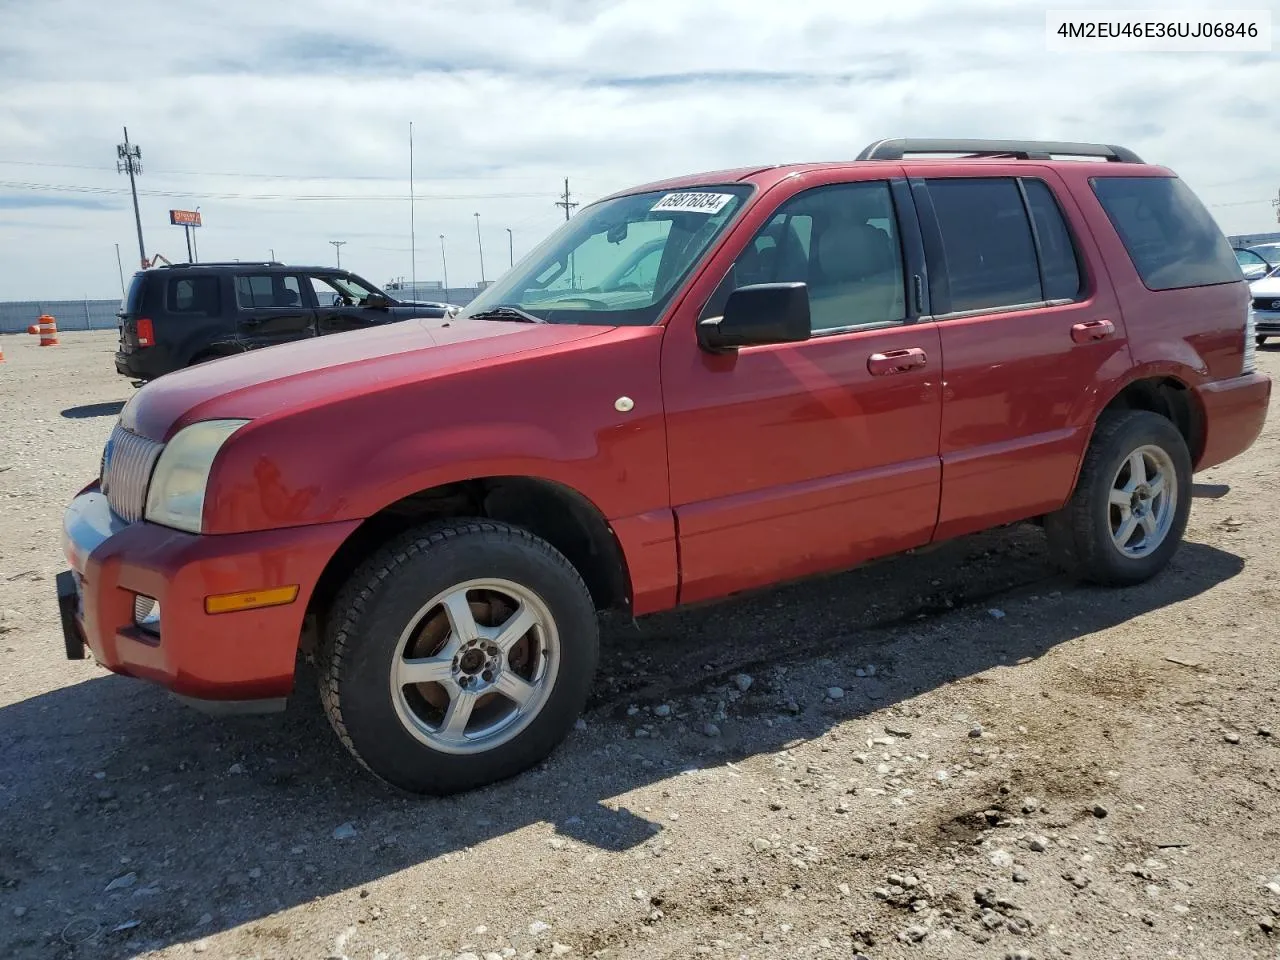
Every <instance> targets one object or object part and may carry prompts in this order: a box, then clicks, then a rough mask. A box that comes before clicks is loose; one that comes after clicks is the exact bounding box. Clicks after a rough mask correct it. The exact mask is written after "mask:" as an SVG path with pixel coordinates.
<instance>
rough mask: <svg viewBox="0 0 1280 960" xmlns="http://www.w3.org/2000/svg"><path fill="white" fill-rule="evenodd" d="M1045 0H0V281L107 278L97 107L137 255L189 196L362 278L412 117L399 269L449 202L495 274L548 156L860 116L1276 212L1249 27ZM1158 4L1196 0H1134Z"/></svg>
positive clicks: (675, 150) (117, 228) (106, 287)
mask: <svg viewBox="0 0 1280 960" xmlns="http://www.w3.org/2000/svg"><path fill="white" fill-rule="evenodd" d="M1051 6H1052V7H1054V8H1057V7H1059V6H1065V5H1060V4H1053V5H1051ZM1070 6H1073V7H1077V8H1078V7H1080V6H1086V5H1084V4H1071V5H1070ZM1127 6H1128V7H1130V8H1136V7H1141V6H1152V5H1149V4H1129V5H1127ZM1250 6H1251V7H1254V8H1258V9H1271V10H1272V14H1273V19H1275V20H1277V21H1280V17H1276V16H1275V5H1274V4H1265V5H1264V4H1260V3H1257V2H1254V3H1252V4H1250ZM1049 7H1050V5H1045V4H1040V3H1035V2H1025V0H1024V2H1017V3H1011V2H997V0H991V2H963V0H956V2H936V0H896V2H894V3H890V4H883V3H870V2H857V3H855V2H852V0H789V2H786V3H779V2H776V0H771V2H767V3H766V2H762V0H734V2H725V0H697V2H693V0H643V2H639V0H631V2H625V3H601V2H589V0H540V2H533V0H467V2H458V0H431V2H429V3H421V4H407V3H397V4H388V3H363V2H352V0H348V2H337V0H310V2H307V3H301V2H292V0H275V2H272V3H266V2H261V0H258V2H252V3H251V2H248V0H220V2H219V3H217V4H213V3H206V2H191V3H183V4H174V3H172V2H163V3H162V2H159V0H116V2H113V3H101V2H92V0H75V2H68V0H41V2H39V3H36V2H31V0H20V2H15V0H0V91H2V92H3V95H2V96H0V299H13V298H36V297H45V298H54V297H64V296H65V297H77V296H89V297H113V296H118V295H119V292H120V288H119V281H118V279H117V272H116V261H115V249H114V246H113V245H114V244H116V243H119V244H120V250H121V254H122V257H123V259H124V265H125V271H126V274H127V273H128V271H130V270H131V269H132V268H133V267H134V266H135V265H136V263H137V259H138V253H137V241H136V238H135V233H134V226H133V216H132V209H131V207H130V203H129V197H128V190H127V188H128V181H127V178H126V177H124V176H121V175H118V174H117V173H116V170H115V145H116V143H117V142H118V141H119V140H120V139H121V129H120V128H121V126H122V125H124V124H127V125H128V126H129V133H130V137H131V138H132V139H134V140H136V141H137V142H138V143H140V144H141V146H142V150H143V166H144V173H143V175H142V177H141V178H140V180H139V185H140V188H141V189H142V190H143V191H144V195H143V196H142V197H141V207H142V216H143V228H144V231H145V236H146V243H147V253H148V254H149V255H150V254H154V253H163V254H165V255H167V256H169V257H170V258H172V259H173V260H175V261H177V260H178V259H180V258H185V253H186V248H185V244H184V241H183V236H182V231H181V229H180V228H178V227H172V226H169V225H168V212H167V211H168V210H169V208H170V207H178V208H184V209H194V208H195V207H196V206H199V207H200V210H201V213H202V215H203V216H204V218H205V223H206V226H205V227H204V229H202V230H201V231H200V234H199V249H200V255H201V258H202V259H231V258H236V257H239V258H242V259H254V258H260V259H265V258H266V257H267V256H268V255H269V253H270V251H271V250H272V249H274V251H275V255H276V258H277V259H281V260H286V261H289V262H294V263H322V264H327V263H332V262H333V247H331V246H330V245H329V244H328V242H327V241H329V240H346V241H347V245H346V246H344V247H343V248H342V263H343V266H344V267H348V268H350V269H353V270H355V271H356V272H358V273H361V274H364V275H366V276H367V277H368V278H369V279H370V280H372V281H374V282H375V283H385V282H386V281H387V280H388V279H389V278H391V277H392V276H398V275H404V276H406V277H408V276H409V274H410V272H411V259H410V254H409V205H408V201H407V196H408V125H409V122H410V121H413V123H414V131H415V147H416V150H415V152H416V163H415V168H416V188H417V194H418V202H417V205H416V211H417V213H416V221H417V247H418V251H417V276H418V279H419V280H420V281H421V280H432V279H436V280H438V279H440V241H439V239H438V236H439V234H441V233H444V234H445V235H446V237H447V241H446V243H447V250H448V262H449V279H450V281H451V282H452V283H453V284H454V285H459V284H462V283H474V282H475V281H476V280H477V279H478V278H479V275H480V265H479V256H478V250H477V243H476V221H475V218H474V216H473V214H475V213H477V212H478V213H479V214H480V227H481V231H482V237H483V242H484V257H485V267H486V271H485V272H486V276H487V277H488V278H489V279H493V277H494V276H495V275H496V273H497V272H498V270H499V269H501V268H502V267H505V266H506V263H507V257H508V251H507V233H506V228H508V227H510V228H511V229H512V230H513V233H514V238H515V254H516V256H517V257H519V256H520V255H521V253H522V252H523V251H525V250H527V249H528V248H529V247H531V246H532V245H533V244H534V243H536V242H537V241H538V240H539V239H540V238H541V237H543V236H545V234H546V233H547V232H549V231H550V230H551V229H552V228H553V227H554V226H555V225H556V222H557V219H562V218H563V213H562V212H561V211H559V210H558V209H557V208H556V207H555V206H554V205H553V203H554V201H555V199H556V194H557V192H558V190H559V189H560V187H561V183H562V180H563V178H564V177H565V176H568V177H570V180H571V187H572V189H573V193H574V196H575V199H577V200H580V201H589V200H592V199H595V198H597V197H599V196H602V195H604V194H606V193H608V192H611V191H612V190H615V189H620V188H623V187H626V186H628V185H631V184H633V183H638V182H643V181H648V180H652V179H656V178H658V177H662V176H667V175H674V174H679V173H686V172H692V171H697V170H704V169H715V168H720V167H726V166H738V165H742V164H749V163H773V162H787V161H793V160H832V159H839V158H844V157H851V156H853V155H854V154H856V153H857V152H858V150H860V149H861V148H862V147H863V146H865V145H866V144H867V143H868V142H870V141H872V140H875V139H878V138H880V137H888V136H978V137H1026V138H1046V139H1050V138H1051V139H1076V140H1093V141H1103V142H1113V143H1120V144H1124V145H1126V146H1129V147H1132V148H1133V149H1135V150H1136V151H1137V152H1138V153H1139V154H1141V155H1142V156H1143V157H1144V159H1148V160H1151V161H1154V162H1159V163H1162V164H1165V165H1167V166H1170V167H1172V168H1173V169H1174V170H1175V171H1177V172H1178V173H1179V174H1180V175H1181V176H1183V177H1184V178H1185V179H1186V180H1187V181H1188V183H1189V184H1190V185H1191V186H1192V187H1193V188H1194V189H1195V190H1196V191H1197V192H1198V193H1199V194H1200V196H1201V197H1202V199H1204V200H1205V202H1206V203H1208V204H1209V205H1210V208H1211V210H1212V212H1213V214H1214V215H1215V216H1216V217H1217V218H1218V221H1219V223H1220V224H1221V225H1222V227H1223V229H1224V230H1225V231H1227V232H1228V233H1242V232H1264V231H1269V230H1272V229H1277V228H1280V226H1278V225H1277V224H1276V221H1275V211H1274V208H1273V207H1272V206H1271V205H1270V198H1272V197H1274V196H1275V195H1276V193H1277V189H1278V188H1280V170H1277V164H1276V156H1277V152H1276V146H1277V142H1278V138H1277V133H1276V131H1277V130H1280V68H1278V66H1277V60H1276V58H1275V55H1274V54H1271V53H1253V54H1208V53H1199V54H1133V53H1090V54H1083V53H1082V54H1061V53H1049V52H1047V50H1046V43H1045V20H1044V12H1045V10H1046V9H1048V8H1049ZM1175 7H1181V8H1191V9H1195V8H1196V7H1198V8H1199V9H1209V8H1211V7H1212V5H1211V4H1208V3H1202V4H1198V5H1188V4H1178V3H1173V4H1170V3H1164V4H1161V5H1159V6H1158V7H1156V9H1161V10H1169V9H1172V8H1175ZM161 193H163V194H167V195H159V194H161ZM304 198H305V199H304ZM318 198H323V199H318Z"/></svg>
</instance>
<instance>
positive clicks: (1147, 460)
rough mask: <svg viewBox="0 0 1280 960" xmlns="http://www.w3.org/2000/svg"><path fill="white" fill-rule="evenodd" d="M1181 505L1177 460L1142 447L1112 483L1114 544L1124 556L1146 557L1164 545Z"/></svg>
mask: <svg viewBox="0 0 1280 960" xmlns="http://www.w3.org/2000/svg"><path fill="white" fill-rule="evenodd" d="M1177 505H1178V477H1177V473H1176V471H1175V470H1174V466H1173V459H1172V458H1171V457H1170V456H1169V454H1168V453H1166V452H1165V451H1164V450H1163V449H1161V448H1160V447H1156V446H1149V445H1148V446H1142V447H1139V448H1138V449H1137V450H1134V451H1133V453H1131V454H1129V456H1128V457H1127V458H1126V459H1125V461H1124V462H1123V463H1122V464H1121V465H1120V469H1119V470H1117V471H1116V475H1115V478H1114V479H1113V480H1112V481H1111V497H1110V504H1109V507H1108V513H1109V515H1110V520H1111V540H1112V542H1113V543H1114V544H1115V546H1116V549H1117V550H1119V551H1120V552H1121V553H1122V554H1123V555H1124V556H1126V557H1130V558H1133V559H1138V558H1141V557H1145V556H1147V555H1149V554H1150V553H1152V552H1153V551H1154V550H1156V548H1158V547H1159V546H1160V544H1162V543H1163V542H1164V539H1165V537H1166V536H1168V533H1169V529H1170V527H1172V526H1173V519H1174V514H1175V512H1176V508H1177Z"/></svg>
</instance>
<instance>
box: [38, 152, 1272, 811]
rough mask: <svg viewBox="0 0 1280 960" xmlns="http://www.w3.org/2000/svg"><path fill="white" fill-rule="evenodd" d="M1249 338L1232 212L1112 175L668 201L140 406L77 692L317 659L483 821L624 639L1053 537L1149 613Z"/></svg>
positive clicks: (962, 178) (1220, 449) (989, 168)
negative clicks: (91, 672) (799, 583)
mask: <svg viewBox="0 0 1280 960" xmlns="http://www.w3.org/2000/svg"><path fill="white" fill-rule="evenodd" d="M921 154H924V155H931V156H919V155H921ZM957 154H959V155H960V156H956V155H957ZM1066 157H1072V158H1073V159H1065V158H1066ZM1251 323H1252V320H1251V313H1250V310H1249V290H1248V286H1247V284H1246V282H1245V280H1244V278H1243V276H1242V275H1241V273H1240V268H1239V266H1238V265H1237V263H1236V260H1235V256H1234V255H1233V253H1232V250H1231V247H1230V245H1229V244H1228V243H1227V240H1226V239H1225V238H1224V237H1223V235H1222V233H1221V231H1220V230H1219V229H1218V227H1217V226H1216V225H1215V224H1214V221H1213V220H1212V219H1211V218H1210V216H1209V214H1208V213H1207V212H1206V211H1205V209H1204V207H1203V206H1202V205H1201V203H1200V202H1199V201H1198V200H1197V199H1196V198H1195V196H1194V195H1193V194H1192V192H1191V191H1190V190H1189V189H1188V188H1187V187H1186V185H1185V184H1184V183H1183V182H1182V181H1181V180H1180V179H1178V178H1177V177H1176V176H1175V175H1174V174H1173V173H1172V172H1170V171H1169V170H1167V169H1163V168H1161V167H1157V166H1149V165H1147V164H1145V163H1143V162H1142V161H1141V160H1139V158H1138V157H1136V156H1135V155H1134V154H1133V153H1132V152H1130V151H1129V150H1126V149H1123V148H1120V147H1110V146H1098V145H1092V144H1078V143H1039V142H1020V141H969V140H965V141H903V140H889V141H881V142H878V143H875V144H873V145H871V146H870V147H868V148H867V149H866V150H865V151H863V153H862V154H861V155H860V156H859V157H858V159H857V160H856V161H853V162H840V163H824V164H805V165H794V166H774V167H756V168H751V169H743V170H727V171H719V172H716V173H707V174H700V175H697V176H689V177H683V178H680V179H675V180H669V181H665V182H661V183H656V184H651V185H649V186H643V187H638V188H636V189H633V190H628V191H625V192H623V193H619V194H617V195H615V196H612V197H609V198H607V199H605V200H601V201H599V202H598V203H595V204H592V205H591V206H588V207H586V208H584V209H583V210H582V211H581V212H580V213H578V215H577V216H575V217H574V218H573V219H572V220H571V221H569V222H568V223H566V224H565V225H564V226H563V227H561V228H560V229H559V230H558V231H557V232H556V233H555V234H553V235H552V236H551V237H549V238H548V239H547V240H546V241H545V242H544V243H542V245H541V246H539V247H538V248H537V249H536V250H534V251H533V252H532V253H531V254H529V255H528V256H527V257H526V258H525V259H524V260H523V261H522V262H521V263H520V264H518V265H516V266H515V267H514V268H512V269H511V270H509V271H508V272H507V273H506V274H505V275H504V276H503V277H502V278H501V279H499V280H498V281H497V282H496V283H494V284H493V285H492V286H491V287H489V288H488V289H487V290H486V291H485V292H484V293H483V294H482V295H481V296H480V297H479V298H478V299H476V300H475V301H474V302H473V303H471V304H470V305H469V306H468V307H466V308H465V309H464V310H463V311H462V313H461V314H460V315H458V316H457V317H446V318H440V319H424V320H412V321H406V322H404V323H398V324H392V325H389V326H385V327H378V328H374V329H369V330H365V331H361V332H353V333H343V334H335V335H332V336H328V337H323V338H318V339H314V340H311V341H307V342H303V343H295V344H292V345H290V346H289V347H288V348H284V349H281V348H274V347H268V348H266V349H263V350H259V351H254V352H252V353H248V354H244V355H241V356H236V357H230V358H227V359H221V360H215V361H212V362H210V363H208V364H206V365H202V366H199V367H195V368H192V369H188V370H182V371H178V372H176V373H173V374H171V375H169V376H166V377H163V378H161V379H160V380H158V381H156V382H154V383H152V384H150V385H148V386H146V387H144V388H142V389H141V390H139V391H138V392H137V393H136V394H135V395H134V396H133V397H132V399H131V400H130V401H129V403H128V404H127V405H126V406H125V408H124V410H123V411H122V413H121V415H120V420H119V423H118V424H117V426H116V427H115V429H114V431H113V432H112V435H111V438H110V440H109V441H108V443H107V445H106V449H105V451H104V453H103V458H102V470H101V476H100V478H99V479H98V480H97V481H96V482H95V483H93V484H91V485H89V486H88V487H86V488H85V489H84V490H83V491H82V492H81V493H80V494H79V495H78V496H77V497H76V498H75V500H74V501H73V502H72V503H71V505H70V507H69V508H68V510H67V512H66V518H65V529H64V543H65V550H66V555H67V558H68V560H69V561H70V564H71V567H72V568H73V569H72V570H69V571H67V572H66V573H64V574H62V575H61V576H60V577H59V583H58V592H59V597H60V606H61V609H62V612H63V624H64V633H65V639H66V644H67V654H68V656H70V657H72V658H80V657H83V656H84V655H85V647H86V646H87V647H88V649H89V650H90V651H92V654H93V656H94V657H95V658H96V659H97V661H98V662H99V663H101V664H102V665H103V666H105V667H107V668H108V669H110V670H113V671H115V672H117V673H122V674H126V675H128V676H133V677H140V678H143V679H146V680H150V681H153V682H156V683H158V684H161V685H163V686H165V687H167V688H169V689H170V690H172V691H173V692H174V693H176V694H178V695H179V696H180V697H182V698H183V699H185V700H187V701H190V702H193V703H196V704H200V705H203V706H204V707H206V708H220V709H223V710H262V709H271V708H279V707H281V706H282V705H283V703H284V700H285V698H286V696H288V695H289V694H290V692H291V690H292V688H293V682H294V667H295V663H296V660H297V657H298V655H299V651H300V650H301V651H302V652H303V653H305V654H307V655H310V656H314V658H315V660H316V661H317V663H318V666H319V673H320V695H321V698H322V699H323V702H324V705H325V708H326V710H327V711H328V715H329V718H330V720H331V721H332V724H333V727H334V729H335V730H336V731H337V733H338V735H339V736H340V737H341V739H342V741H343V743H345V744H346V746H347V747H348V749H349V750H350V751H351V752H352V754H354V755H355V756H356V757H357V758H358V759H359V760H360V761H361V762H362V763H363V764H364V765H365V766H366V767H367V768H368V769H369V770H371V771H372V772H373V773H375V774H377V775H378V776H380V777H382V778H384V779H386V780H388V781H390V782H392V783H394V784H397V785H399V786H400V787H403V788H406V789H408V790H412V791H419V792H427V793H447V792H451V791H456V790H461V789H466V788H470V787H475V786H478V785H480V784H484V783H488V782H491V781H494V780H497V779H499V778H503V777H506V776H510V775H513V774H515V773H517V772H519V771H521V770H523V769H525V768H527V767H529V766H530V765H532V764H533V763H535V762H537V761H538V760H540V759H542V758H543V757H544V756H546V755H547V754H548V753H549V752H550V751H551V750H552V749H553V747H554V746H555V745H556V744H557V743H558V742H559V741H560V740H561V739H562V738H563V737H564V736H565V735H566V732H567V731H568V730H569V729H570V728H571V727H572V725H573V723H574V720H575V718H576V717H577V715H578V714H579V712H580V710H581V709H582V706H583V703H584V700H585V698H586V696H587V693H588V688H589V687H590V685H591V682H592V675H593V672H594V670H595V667H596V661H597V644H598V628H597V620H596V612H597V610H600V609H605V608H621V609H622V610H625V611H627V612H629V613H631V614H634V615H641V614H647V613H653V612H655V611H660V610H666V609H669V608H671V607H674V606H676V605H678V604H685V603H690V602H694V601H705V600H710V599H714V598H717V597H724V596H727V595H729V594H732V593H734V592H736V591H741V590H746V589H748V588H753V587H762V586H766V585H769V584H776V583H779V582H781V581H786V580H790V579H793V578H798V577H804V576H807V575H810V574H816V573H821V572H824V571H831V570H836V569H840V568H847V567H851V566H854V565H856V564H858V563H861V562H862V561H865V560H868V559H870V558H872V557H878V556H882V555H885V554H890V553H894V552H897V551H902V550H907V549H909V548H913V547H919V546H921V545H923V544H927V543H931V542H934V541H938V540H942V539H945V538H949V537H957V536H961V535H963V534H967V533H971V532H973V531H977V530H982V529H984V528H988V527H992V526H996V525H998V524H1006V523H1010V522H1013V521H1021V520H1033V519H1034V520H1039V521H1040V522H1042V523H1043V526H1044V529H1045V533H1046V534H1047V536H1048V540H1049V543H1050V545H1051V548H1052V553H1053V556H1054V557H1055V558H1056V559H1057V560H1058V561H1059V562H1060V563H1061V565H1062V566H1063V567H1064V568H1066V569H1067V570H1068V571H1070V572H1071V573H1072V574H1075V575H1077V576H1079V577H1081V578H1084V579H1087V580H1091V581H1094V582H1097V583H1102V584H1113V585H1124V584H1134V583H1138V582H1140V581H1143V580H1146V579H1147V578H1149V577H1151V576H1152V575H1154V574H1155V573H1157V572H1158V571H1159V570H1161V568H1163V567H1164V566H1165V565H1166V564H1167V563H1168V562H1169V558H1170V557H1171V555H1172V554H1173V553H1174V551H1175V550H1176V549H1177V547H1178V544H1179V541H1180V539H1181V537H1182V534H1183V530H1184V527H1185V525H1186V522H1187V513H1188V510H1189V509H1190V506H1191V478H1192V474H1193V472H1195V471H1196V470H1200V469H1203V468H1205V467H1209V466H1212V465H1214V464H1218V463H1221V462H1223V461H1224V460H1227V459H1229V458H1231V457H1234V456H1236V455H1238V454H1240V453H1241V452H1242V451H1244V450H1245V449H1247V448H1248V447H1249V446H1250V444H1252V443H1253V441H1254V440H1255V439H1256V438H1257V436H1258V435H1259V432H1260V431H1261V429H1262V426H1263V421H1264V418H1265V415H1266V410H1267V402H1268V398H1269V396H1270V391H1271V382H1270V380H1269V379H1268V378H1267V377H1265V376H1263V375H1262V374H1260V373H1258V372H1256V371H1255V370H1254V357H1253V349H1254V333H1253V330H1252V329H1250V325H1251Z"/></svg>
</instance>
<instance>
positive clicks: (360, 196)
mask: <svg viewBox="0 0 1280 960" xmlns="http://www.w3.org/2000/svg"><path fill="white" fill-rule="evenodd" d="M0 187H3V188H6V189H10V190H34V191H38V192H44V193H84V194H90V195H93V196H120V195H123V194H127V193H128V192H129V191H128V190H122V189H119V188H116V187H91V186H85V185H79V184H66V183H32V182H30V181H24V180H0ZM138 196H141V197H169V198H173V199H184V200H355V201H393V202H396V203H403V202H404V201H406V200H408V199H409V196H408V194H400V193H394V194H392V193H309V194H300V193H206V192H201V191H194V190H139V191H138ZM543 196H546V194H542V193H435V194H422V193H419V194H417V198H418V199H420V200H421V199H427V200H531V199H534V198H537V197H543Z"/></svg>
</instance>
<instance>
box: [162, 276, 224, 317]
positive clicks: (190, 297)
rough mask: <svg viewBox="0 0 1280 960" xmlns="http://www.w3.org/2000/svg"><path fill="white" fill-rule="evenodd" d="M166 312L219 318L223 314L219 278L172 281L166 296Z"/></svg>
mask: <svg viewBox="0 0 1280 960" xmlns="http://www.w3.org/2000/svg"><path fill="white" fill-rule="evenodd" d="M165 312H166V313H185V314H191V315H195V316H201V317H216V316H218V315H219V314H220V313H221V312H222V302H221V297H220V296H219V280H218V277H213V276H209V277H181V278H178V279H171V280H170V281H169V283H168V289H167V290H166V294H165Z"/></svg>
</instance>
